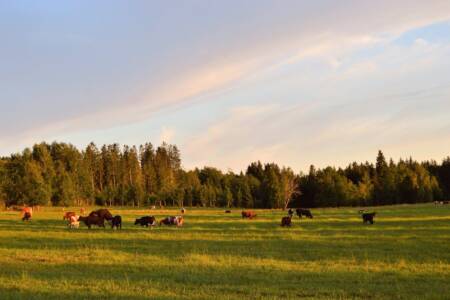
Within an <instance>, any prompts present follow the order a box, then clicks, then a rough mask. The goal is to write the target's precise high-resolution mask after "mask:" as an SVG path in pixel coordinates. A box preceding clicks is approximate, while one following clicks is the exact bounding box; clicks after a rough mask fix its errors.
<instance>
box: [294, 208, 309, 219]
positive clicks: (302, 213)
mask: <svg viewBox="0 0 450 300" xmlns="http://www.w3.org/2000/svg"><path fill="white" fill-rule="evenodd" d="M295 212H296V213H297V216H298V217H299V218H300V219H301V218H302V216H305V217H307V218H310V219H312V218H313V215H312V213H311V211H310V210H309V209H304V208H297V209H296V210H295Z"/></svg>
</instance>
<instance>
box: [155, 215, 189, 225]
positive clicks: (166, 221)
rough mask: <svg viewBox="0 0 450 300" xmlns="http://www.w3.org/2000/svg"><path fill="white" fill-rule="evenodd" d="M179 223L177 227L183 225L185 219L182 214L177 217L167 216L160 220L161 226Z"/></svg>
mask: <svg viewBox="0 0 450 300" xmlns="http://www.w3.org/2000/svg"><path fill="white" fill-rule="evenodd" d="M163 224H164V225H177V227H180V226H183V224H184V219H183V217H182V216H176V217H173V216H171V217H167V218H164V219H162V220H161V221H159V226H161V225H163Z"/></svg>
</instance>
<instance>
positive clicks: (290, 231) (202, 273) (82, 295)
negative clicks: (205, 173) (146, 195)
mask: <svg viewBox="0 0 450 300" xmlns="http://www.w3.org/2000/svg"><path fill="white" fill-rule="evenodd" d="M92 209H93V208H90V209H89V210H92ZM369 210H376V211H377V213H378V215H377V217H376V219H375V224H374V225H364V224H362V221H361V219H360V216H359V215H358V213H357V209H356V208H339V209H335V208H329V209H313V210H312V212H313V214H314V219H312V220H310V219H301V220H300V219H298V218H297V217H294V218H293V226H292V227H291V228H282V227H280V225H279V224H280V219H281V217H282V216H283V215H285V214H286V212H283V211H280V210H256V212H257V214H258V217H257V218H256V219H254V220H243V219H242V218H241V216H240V210H238V209H235V210H233V211H232V214H225V213H224V211H223V210H222V209H188V211H187V213H186V215H185V225H184V227H182V228H173V227H156V228H153V229H147V228H141V227H139V226H134V219H135V218H136V217H140V216H144V215H150V214H152V215H155V216H157V218H158V219H160V218H162V217H163V216H168V215H174V214H179V213H178V210H176V209H173V210H171V209H168V210H164V211H161V210H155V211H150V210H144V209H135V210H131V209H121V208H112V209H111V211H112V213H113V214H120V215H122V217H123V219H124V224H123V229H122V230H119V231H113V230H111V229H110V228H108V227H107V228H106V229H101V228H95V229H91V230H88V229H87V228H86V227H85V226H84V225H81V226H80V228H79V229H68V228H67V225H66V222H65V221H63V220H62V216H63V212H62V210H61V208H42V209H41V211H39V212H36V213H35V214H34V215H33V220H32V221H31V222H28V223H26V222H22V221H21V220H20V214H19V212H13V211H2V212H0V298H1V299H91V298H96V299H149V298H151V299H277V298H286V299H297V298H306V299H449V298H450V206H434V205H433V204H421V205H399V206H386V207H377V208H373V209H370V208H369ZM77 211H78V209H77Z"/></svg>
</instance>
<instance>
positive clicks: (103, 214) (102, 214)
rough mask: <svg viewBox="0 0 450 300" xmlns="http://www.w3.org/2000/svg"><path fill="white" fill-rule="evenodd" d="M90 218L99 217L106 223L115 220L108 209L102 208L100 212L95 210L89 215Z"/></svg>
mask: <svg viewBox="0 0 450 300" xmlns="http://www.w3.org/2000/svg"><path fill="white" fill-rule="evenodd" d="M89 216H98V217H100V218H102V219H105V220H106V221H111V220H112V219H113V216H112V214H111V213H110V212H109V210H107V209H106V208H101V209H98V210H94V211H93V212H91V213H90V214H89Z"/></svg>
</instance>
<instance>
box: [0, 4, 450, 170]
mask: <svg viewBox="0 0 450 300" xmlns="http://www.w3.org/2000/svg"><path fill="white" fill-rule="evenodd" d="M373 2H374V1H309V2H307V1H289V0H285V1H262V0H258V1H256V0H255V1H250V0H249V1H234V0H231V1H206V0H204V1H200V0H189V1H187V0H186V1H0V38H1V41H2V42H1V44H0V107H1V112H0V155H9V154H10V153H13V152H17V151H21V150H22V149H23V148H24V147H26V146H30V145H32V144H33V143H35V142H40V141H48V142H52V141H54V140H56V141H64V142H71V143H73V144H75V145H76V146H77V147H80V148H83V147H85V146H86V145H87V144H88V143H89V142H91V141H94V142H95V143H97V144H103V143H114V142H118V143H120V144H142V143H145V142H148V141H150V142H152V143H154V144H159V143H160V142H162V141H167V142H170V143H175V144H177V145H178V146H179V147H180V149H181V152H182V158H183V165H184V167H186V168H192V167H195V166H198V167H202V166H204V165H212V166H217V167H219V168H221V169H223V170H227V169H233V170H235V171H239V170H241V169H243V168H245V167H246V165H247V164H248V163H249V162H251V161H255V160H262V161H265V162H277V163H279V164H282V165H289V166H292V167H293V168H294V169H295V170H296V171H299V170H303V171H305V170H307V168H308V165H309V164H314V165H316V166H325V165H336V166H345V165H346V164H348V163H349V162H351V161H354V160H357V161H365V160H369V161H373V160H374V157H375V155H376V153H377V150H378V149H383V150H384V152H385V153H386V154H387V155H388V156H392V157H393V158H395V159H398V158H400V157H409V156H410V155H411V156H413V157H414V158H417V159H429V158H434V159H437V160H440V159H442V158H443V157H445V156H447V155H450V153H449V149H450V118H449V117H448V116H449V115H450V59H449V57H450V2H449V1H403V0H399V1H376V3H373ZM393 2H394V3H393Z"/></svg>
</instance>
